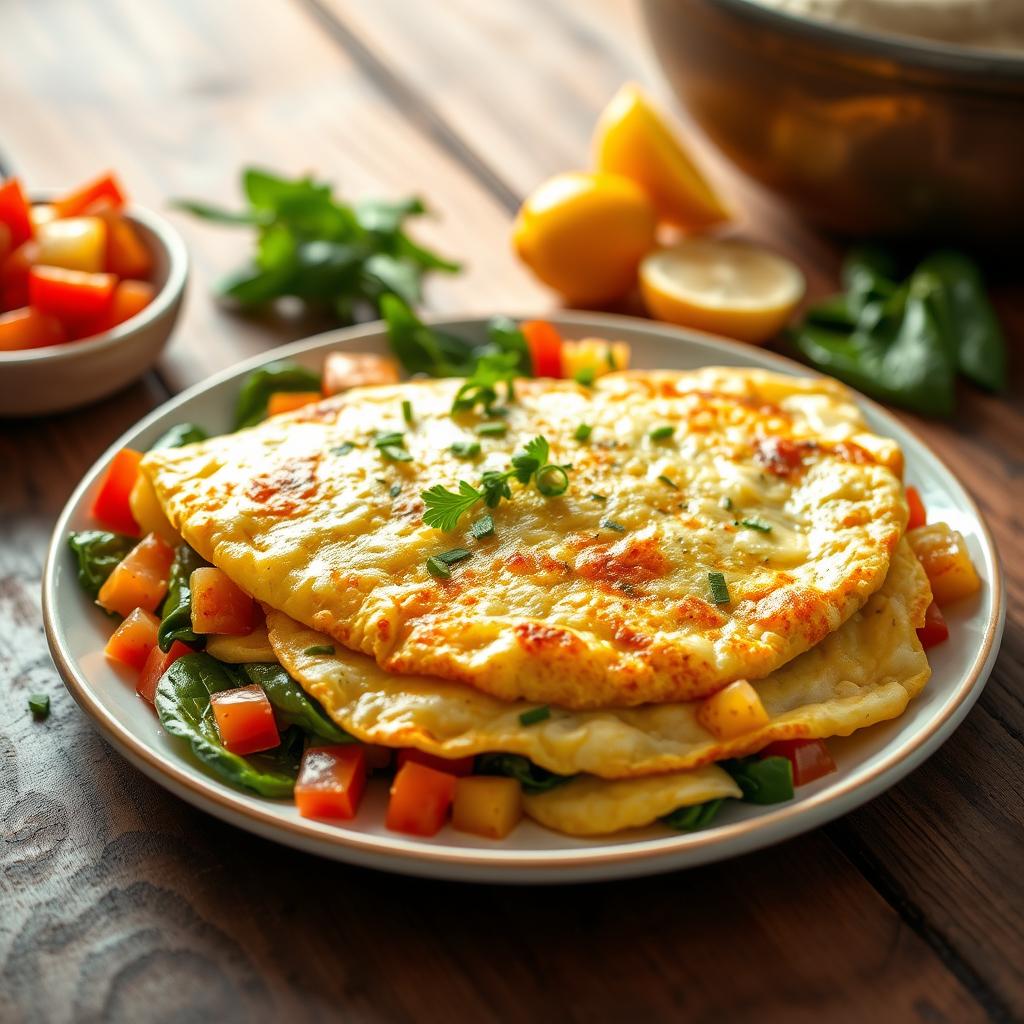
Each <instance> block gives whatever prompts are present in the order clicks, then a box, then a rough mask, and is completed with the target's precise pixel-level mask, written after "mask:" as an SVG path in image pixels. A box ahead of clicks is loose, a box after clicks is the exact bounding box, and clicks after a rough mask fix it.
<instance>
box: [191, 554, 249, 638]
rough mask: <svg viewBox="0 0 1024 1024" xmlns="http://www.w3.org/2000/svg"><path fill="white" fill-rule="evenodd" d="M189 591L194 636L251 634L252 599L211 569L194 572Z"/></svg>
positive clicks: (217, 570) (222, 575) (219, 571)
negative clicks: (195, 634)
mask: <svg viewBox="0 0 1024 1024" xmlns="http://www.w3.org/2000/svg"><path fill="white" fill-rule="evenodd" d="M189 588H190V590H191V591H192V629H193V631H194V632H196V633H221V634H226V635H228V636H241V635H245V634H247V633H251V632H252V627H253V623H254V622H255V618H256V605H255V602H254V601H253V599H252V598H251V597H250V596H249V595H248V594H247V593H246V592H245V591H244V590H242V589H241V588H240V587H238V586H236V585H235V584H234V583H232V582H231V580H230V579H228V577H227V576H226V575H225V574H224V573H223V572H221V570H220V569H215V568H213V567H212V566H210V567H206V568H203V569H195V570H193V572H192V576H191V578H190V581H189Z"/></svg>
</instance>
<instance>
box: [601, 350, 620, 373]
mask: <svg viewBox="0 0 1024 1024" xmlns="http://www.w3.org/2000/svg"><path fill="white" fill-rule="evenodd" d="M604 361H605V362H606V363H607V364H608V369H609V370H617V369H618V366H617V365H616V363H615V351H614V349H613V348H612V347H611V345H609V346H608V347H607V348H606V349H605V351H604Z"/></svg>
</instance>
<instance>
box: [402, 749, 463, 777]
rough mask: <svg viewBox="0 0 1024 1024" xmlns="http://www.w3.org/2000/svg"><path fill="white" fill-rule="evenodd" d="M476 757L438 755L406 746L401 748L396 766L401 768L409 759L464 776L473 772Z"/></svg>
mask: <svg viewBox="0 0 1024 1024" xmlns="http://www.w3.org/2000/svg"><path fill="white" fill-rule="evenodd" d="M475 760H476V758H474V757H455V758H447V757H438V756H437V755H436V754H426V753H424V752H423V751H422V750H413V749H412V748H405V749H403V750H399V752H398V758H397V760H396V761H395V767H396V768H398V769H401V767H402V765H404V764H405V763H406V762H407V761H415V762H416V764H425V765H426V766H427V767H428V768H434V769H436V770H437V771H439V772H447V773H448V774H449V775H455V776H459V777H461V776H463V775H472V774H473V763H474V761H475Z"/></svg>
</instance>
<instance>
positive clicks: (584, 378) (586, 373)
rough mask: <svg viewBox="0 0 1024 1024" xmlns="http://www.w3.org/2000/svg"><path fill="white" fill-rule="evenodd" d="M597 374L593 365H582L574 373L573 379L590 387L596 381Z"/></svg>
mask: <svg viewBox="0 0 1024 1024" xmlns="http://www.w3.org/2000/svg"><path fill="white" fill-rule="evenodd" d="M596 376H597V374H596V372H595V371H594V368H593V367H592V366H581V367H580V368H579V369H578V370H577V371H576V372H575V373H574V374H573V375H572V379H573V380H574V381H576V383H577V384H582V385H583V386H584V387H585V388H589V387H591V386H592V385H593V383H594V378H595V377H596Z"/></svg>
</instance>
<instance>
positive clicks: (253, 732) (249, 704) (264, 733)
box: [210, 683, 281, 754]
mask: <svg viewBox="0 0 1024 1024" xmlns="http://www.w3.org/2000/svg"><path fill="white" fill-rule="evenodd" d="M210 707H211V708H213V717H214V720H215V721H216V723H217V732H219V733H220V739H221V742H222V743H223V744H224V746H225V747H227V748H228V750H230V751H231V753H232V754H255V753H258V752H259V751H261V750H270V749H271V748H272V747H276V746H278V744H280V742H281V737H280V736H279V735H278V733H277V723H276V722H275V721H274V709H273V708H272V707H271V706H270V701H269V700H267V695H266V694H265V693H264V692H263V690H262V689H261V688H260V687H259V686H257V685H256V684H255V683H253V684H252V686H239V687H238V688H237V689H235V690H221V691H219V692H218V693H213V694H211V695H210Z"/></svg>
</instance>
